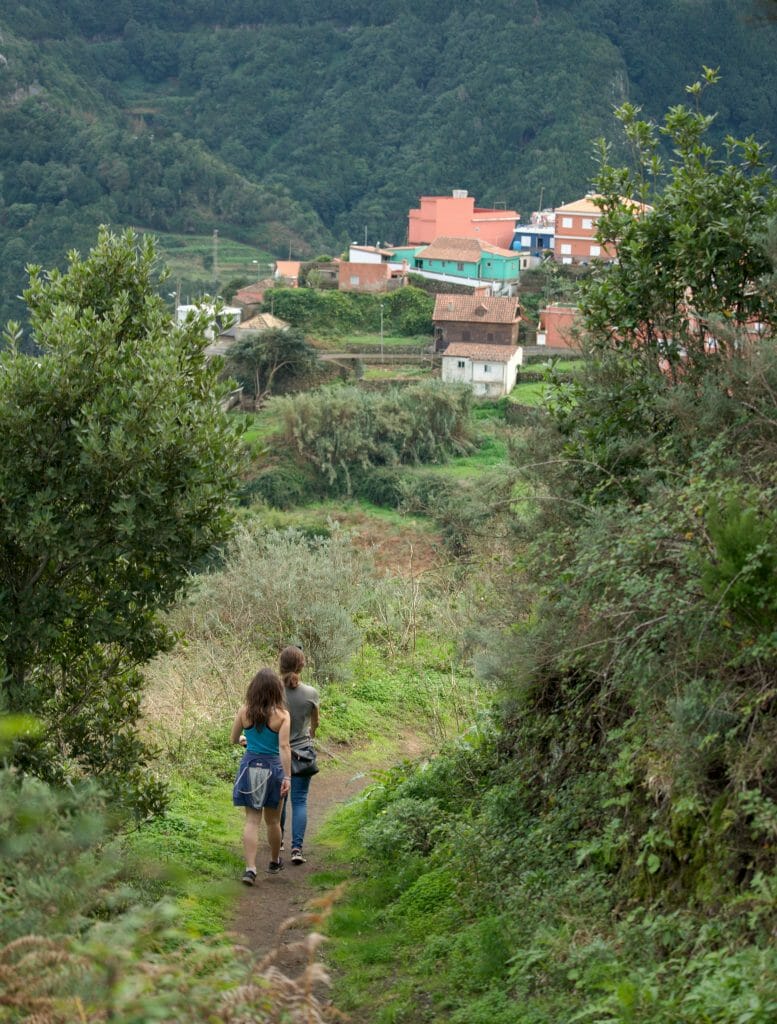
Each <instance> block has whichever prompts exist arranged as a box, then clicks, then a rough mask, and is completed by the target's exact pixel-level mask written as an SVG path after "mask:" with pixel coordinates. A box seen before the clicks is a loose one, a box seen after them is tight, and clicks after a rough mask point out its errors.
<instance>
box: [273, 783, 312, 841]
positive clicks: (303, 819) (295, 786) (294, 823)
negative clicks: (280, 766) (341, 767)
mask: <svg viewBox="0 0 777 1024" xmlns="http://www.w3.org/2000/svg"><path fill="white" fill-rule="evenodd" d="M311 777H312V776H310V775H292V777H291V793H290V794H289V796H287V797H286V799H285V800H284V801H283V809H282V810H281V832H284V831H285V829H286V804H287V803H288V802H289V797H291V848H292V850H301V849H302V843H303V840H304V839H305V829H306V828H307V825H308V790H309V789H310V780H311Z"/></svg>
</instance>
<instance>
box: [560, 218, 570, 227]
mask: <svg viewBox="0 0 777 1024" xmlns="http://www.w3.org/2000/svg"><path fill="white" fill-rule="evenodd" d="M561 226H562V227H563V228H571V227H572V218H571V217H562V218H561Z"/></svg>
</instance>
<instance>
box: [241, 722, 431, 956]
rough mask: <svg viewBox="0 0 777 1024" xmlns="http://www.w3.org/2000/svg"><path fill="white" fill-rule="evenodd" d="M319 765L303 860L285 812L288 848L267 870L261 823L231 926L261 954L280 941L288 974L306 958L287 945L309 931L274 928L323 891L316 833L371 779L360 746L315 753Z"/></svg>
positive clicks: (411, 740) (413, 750) (408, 753)
mask: <svg viewBox="0 0 777 1024" xmlns="http://www.w3.org/2000/svg"><path fill="white" fill-rule="evenodd" d="M427 747H428V743H427V742H425V741H424V740H423V739H421V738H419V737H414V736H411V737H407V738H406V739H405V742H404V743H403V744H402V750H399V751H397V752H396V755H395V758H396V760H399V759H400V758H402V757H417V756H419V755H420V754H421V753H423V752H424V750H425V749H426V748H427ZM319 764H321V766H322V770H321V771H320V772H319V774H318V775H316V776H315V777H314V778H313V779H312V780H311V783H310V793H309V795H308V827H307V831H306V834H305V857H306V861H307V862H306V863H305V864H300V865H294V864H292V863H291V857H290V852H291V851H290V836H289V827H290V824H291V822H290V817H289V815H288V814H287V821H286V848H285V850H284V853H283V854H282V856H283V858H284V869H283V871H281V872H280V874H276V875H270V874H268V873H267V871H266V868H267V863H268V861H269V853H268V847H267V837H266V834H265V832H264V826H263V825H262V827H261V834H260V847H259V855H258V857H257V861H256V866H257V869H258V875H257V879H256V885H254V886H253V887H251V886H240V891H239V893H238V897H237V906H236V913H235V919H234V921H233V922H232V926H231V929H230V930H231V931H232V932H233V934H235V935H236V936H237V937H238V941H239V942H241V943H242V944H243V945H245V946H247V947H248V948H249V949H251V950H253V951H254V952H256V953H257V954H259V956H264V955H265V954H266V953H268V952H270V950H271V949H273V948H275V947H276V945H278V944H279V945H280V949H279V955H278V957H277V959H276V961H275V962H276V963H277V964H278V966H279V967H280V968H281V969H282V970H284V971H285V972H286V973H288V974H289V975H291V976H294V975H296V974H297V972H298V970H302V969H304V967H305V966H306V964H307V962H308V961H307V958H306V957H305V956H304V955H303V954H302V953H295V952H293V951H292V950H291V949H290V947H291V946H292V945H293V944H294V943H297V942H299V941H300V940H301V939H303V938H304V937H305V935H306V933H307V931H308V930H309V929H306V928H301V929H300V928H290V929H288V930H286V931H284V933H283V935H282V936H281V938H280V943H278V932H279V928H280V926H281V925H282V924H283V922H284V921H286V920H288V919H289V918H292V917H295V916H296V915H299V914H302V913H304V911H305V908H306V905H307V904H308V903H309V902H310V900H311V899H313V898H314V897H315V896H317V895H321V894H320V892H317V891H316V890H314V888H313V886H312V885H311V883H310V875H311V874H313V873H314V872H316V871H320V870H321V869H322V867H323V863H322V850H321V848H320V846H319V845H318V843H317V842H316V832H317V830H318V828H319V826H320V824H321V823H322V821H323V820H324V819H325V818H326V817H327V815H328V814H329V813H330V812H331V811H332V810H334V808H335V807H337V806H338V805H339V804H343V803H346V802H347V801H348V800H350V799H351V798H352V797H354V796H356V795H357V794H358V793H360V792H361V790H362V789H364V787H365V786H367V785H369V783H370V781H371V776H370V774H369V772H370V768H369V767H365V766H361V765H360V754H359V751H358V750H353V749H347V748H346V749H345V750H343V751H342V752H340V751H338V752H337V753H336V756H335V758H333V759H331V760H330V758H327V757H326V756H321V753H319ZM371 767H375V765H374V764H373V765H372V766H371ZM241 855H242V854H241ZM235 884H236V885H237V884H238V883H237V882H236V883H235Z"/></svg>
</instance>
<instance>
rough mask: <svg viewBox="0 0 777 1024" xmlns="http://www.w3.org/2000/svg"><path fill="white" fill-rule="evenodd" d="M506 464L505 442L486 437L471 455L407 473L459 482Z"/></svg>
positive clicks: (414, 469) (410, 470) (417, 468)
mask: <svg viewBox="0 0 777 1024" xmlns="http://www.w3.org/2000/svg"><path fill="white" fill-rule="evenodd" d="M506 462H507V445H506V444H505V442H504V441H503V440H501V439H500V438H497V437H486V438H485V439H484V441H483V442H482V443H481V445H480V446H479V447H478V449H477V451H475V452H473V453H472V454H471V455H462V456H459V457H457V458H454V459H451V460H450V462H444V463H442V464H440V465H425V466H419V467H408V469H407V472H408V473H409V474H413V473H423V474H427V473H434V474H435V475H437V476H442V477H447V478H450V479H452V480H457V479H465V478H468V477H473V476H478V475H479V474H480V473H486V472H488V471H489V470H492V469H494V467H496V466H500V465H504V464H505V463H506Z"/></svg>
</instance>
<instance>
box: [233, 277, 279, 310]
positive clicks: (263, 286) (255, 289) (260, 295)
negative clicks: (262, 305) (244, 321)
mask: <svg viewBox="0 0 777 1024" xmlns="http://www.w3.org/2000/svg"><path fill="white" fill-rule="evenodd" d="M274 284H275V282H274V281H273V279H272V278H271V277H266V278H265V279H264V280H263V281H257V282H256V284H247V285H246V286H245V288H241V289H240V291H237V292H235V299H234V301H235V302H242V303H243V304H244V305H246V306H250V305H251V304H252V303H254V302H262V301H263V300H264V293H265V291H266V290H267V289H268V288H272V286H273V285H274Z"/></svg>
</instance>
